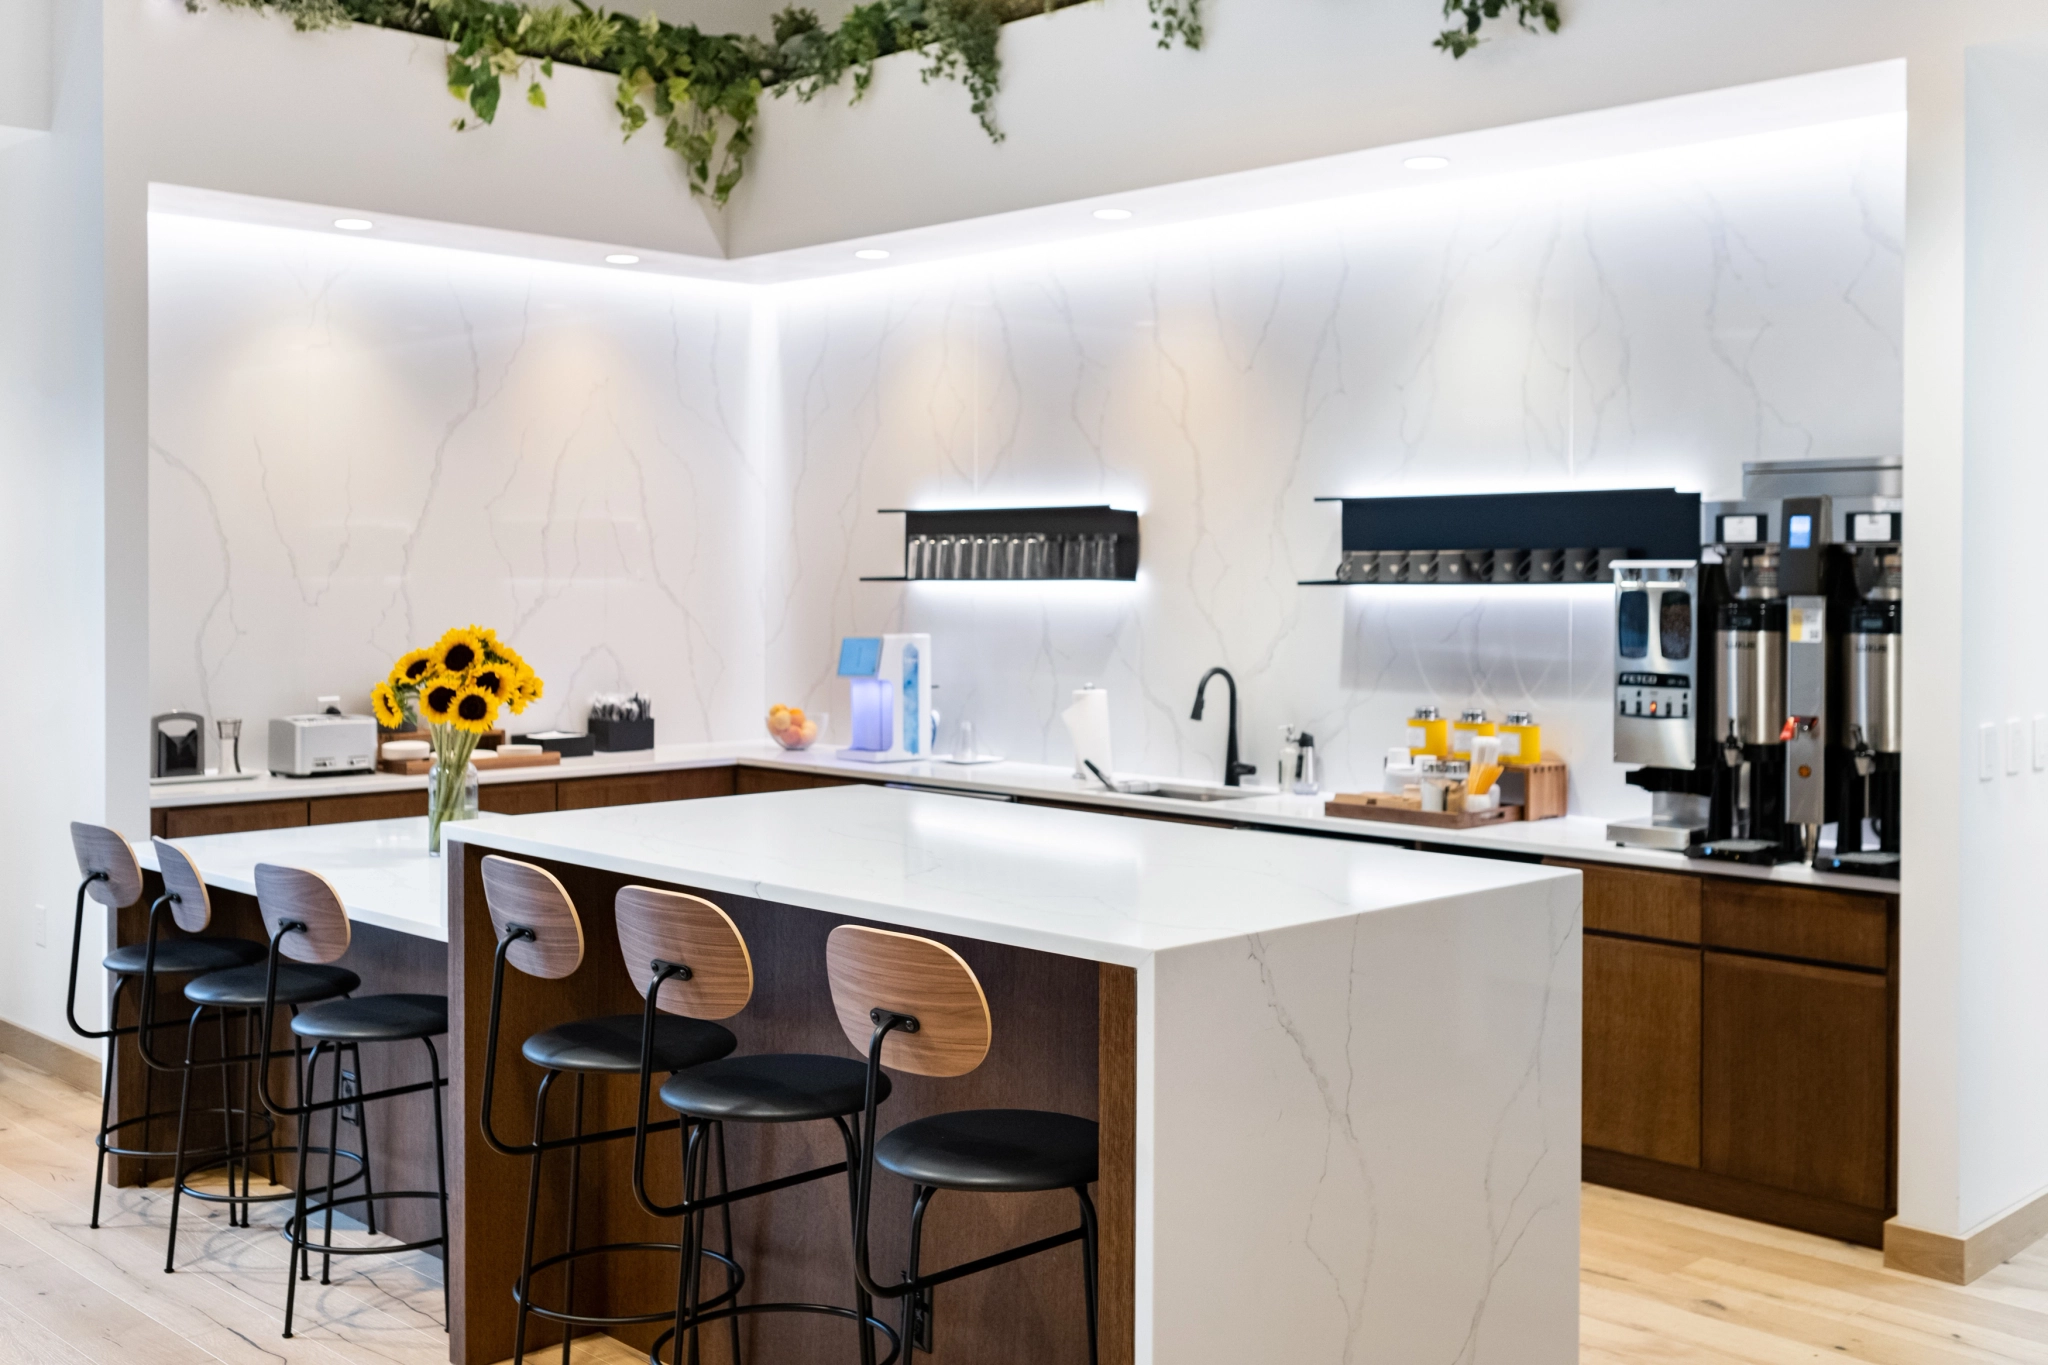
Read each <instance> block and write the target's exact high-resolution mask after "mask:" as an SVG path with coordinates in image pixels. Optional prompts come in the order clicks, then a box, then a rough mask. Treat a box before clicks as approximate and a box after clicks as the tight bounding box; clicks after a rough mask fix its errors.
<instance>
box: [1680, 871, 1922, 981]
mask: <svg viewBox="0 0 2048 1365" xmlns="http://www.w3.org/2000/svg"><path fill="white" fill-rule="evenodd" d="M1889 908H1890V902H1889V901H1888V900H1887V899H1886V898H1885V897H1883V896H1859V895H1856V894H1854V893H1853V892H1842V891H1823V890H1820V889H1819V888H1816V887H1808V886H1784V885H1780V884H1776V883H1772V882H1746V881H1735V880H1733V879H1716V880H1715V881H1713V882H1711V883H1709V885H1708V886H1707V893H1706V900H1705V915H1704V918H1703V919H1702V928H1703V936H1702V940H1701V941H1702V942H1704V943H1705V944H1706V945H1707V946H1708V947H1710V948H1728V949H1733V950H1735V951H1738V952H1745V953H1762V954H1766V955H1769V956H1772V957H1790V958H1799V959H1802V960H1804V961H1808V962H1828V963H1834V964H1837V965H1839V966H1844V967H1865V968H1868V969H1870V970H1871V971H1878V972H1881V971H1883V970H1885V967H1886V965H1887V964H1888V963H1889V962H1890V961H1891V945H1890V915H1889V913H1888V911H1889Z"/></svg>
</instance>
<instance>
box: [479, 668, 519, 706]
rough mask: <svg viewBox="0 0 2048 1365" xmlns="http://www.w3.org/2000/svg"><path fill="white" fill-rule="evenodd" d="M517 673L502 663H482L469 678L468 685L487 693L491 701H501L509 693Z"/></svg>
mask: <svg viewBox="0 0 2048 1365" xmlns="http://www.w3.org/2000/svg"><path fill="white" fill-rule="evenodd" d="M518 681H519V675H518V674H517V673H515V672H513V671H512V670H511V669H510V668H508V667H506V666H505V665H504V664H494V663H490V662H486V663H484V664H483V665H482V666H481V667H480V668H478V669H477V671H476V673H475V674H474V675H473V676H472V677H471V678H470V680H469V685H470V686H471V687H474V688H475V689H476V690H477V691H479V692H483V693H486V694H488V695H489V697H490V699H491V700H492V701H493V702H501V701H503V700H505V698H506V697H507V696H508V695H510V694H511V691H512V688H513V685H514V684H515V683H517V682H518Z"/></svg>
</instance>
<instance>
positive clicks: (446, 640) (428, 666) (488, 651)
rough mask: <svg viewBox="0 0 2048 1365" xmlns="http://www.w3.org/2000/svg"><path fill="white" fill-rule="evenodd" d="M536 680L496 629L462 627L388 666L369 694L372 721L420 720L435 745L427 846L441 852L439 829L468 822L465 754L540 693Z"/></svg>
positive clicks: (403, 724) (404, 724) (405, 723)
mask: <svg viewBox="0 0 2048 1365" xmlns="http://www.w3.org/2000/svg"><path fill="white" fill-rule="evenodd" d="M541 686H542V684H541V680H540V675H539V674H538V673H535V672H534V671H533V669H532V668H531V667H530V666H529V665H528V664H527V662H526V660H524V659H522V658H520V657H519V651H518V650H516V649H514V648H512V646H510V645H508V644H506V643H505V642H504V641H503V640H500V639H499V638H498V637H497V634H496V633H495V632H493V631H490V630H487V629H484V628H483V627H480V626H467V627H459V628H457V629H455V630H451V631H449V632H448V633H447V634H446V635H443V636H442V637H441V638H440V640H438V641H437V642H435V643H434V644H433V645H432V646H431V647H429V648H427V649H415V650H413V651H412V652H410V653H408V654H406V655H405V656H404V657H402V658H400V659H399V661H398V662H397V663H395V664H393V665H392V666H391V676H390V677H388V678H386V679H385V680H384V681H383V682H380V683H378V684H377V685H376V686H375V687H373V688H371V689H370V707H371V710H372V711H374V712H375V713H376V716H377V723H378V724H379V725H381V726H383V727H385V728H386V729H388V730H396V729H404V728H409V727H410V726H413V725H417V724H419V723H421V722H425V724H426V726H427V730H428V733H429V735H430V736H431V740H432V743H433V747H434V771H433V775H432V776H431V777H430V778H429V779H428V786H427V848H428V851H429V852H433V853H439V852H440V851H441V825H442V823H443V822H444V821H447V820H463V819H468V818H470V817H471V816H473V815H475V814H476V811H475V810H474V809H463V808H462V804H463V793H464V791H465V789H466V787H467V783H468V774H469V760H470V756H471V755H472V754H474V753H475V752H476V746H477V742H478V741H479V740H480V739H482V738H483V736H484V735H485V734H487V733H489V732H490V731H491V730H492V729H493V728H495V727H496V725H497V723H498V709H499V708H500V707H504V708H505V709H507V710H509V711H511V712H512V714H513V715H515V716H516V715H518V714H519V713H520V712H522V711H524V710H525V709H526V708H527V705H528V704H529V703H531V702H535V701H538V700H539V699H540V694H541Z"/></svg>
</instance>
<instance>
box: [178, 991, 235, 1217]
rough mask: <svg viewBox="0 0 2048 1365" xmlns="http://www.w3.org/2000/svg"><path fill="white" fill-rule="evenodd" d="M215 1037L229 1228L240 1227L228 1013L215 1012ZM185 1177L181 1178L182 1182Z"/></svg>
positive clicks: (223, 1011) (233, 1087) (221, 1141)
mask: <svg viewBox="0 0 2048 1365" xmlns="http://www.w3.org/2000/svg"><path fill="white" fill-rule="evenodd" d="M213 1025H214V1035H215V1039H216V1041H217V1042H218V1043H219V1045H220V1063H219V1065H218V1066H216V1067H215V1068H214V1069H215V1070H217V1071H219V1072H220V1145H221V1151H222V1154H223V1155H225V1156H226V1157H227V1159H228V1226H229V1227H231V1228H232V1227H239V1226H240V1224H239V1223H237V1222H236V1221H235V1204H234V1194H235V1118H234V1104H235V1086H234V1082H233V1081H232V1080H230V1079H229V1075H228V1073H229V1069H230V1066H229V1062H228V1058H229V1057H231V1056H233V1055H234V1054H233V1053H231V1052H229V1051H228V1012H227V1011H226V1010H215V1011H214V1012H213ZM183 1179H184V1177H182V1176H180V1177H179V1180H180V1181H181V1182H182V1181H183Z"/></svg>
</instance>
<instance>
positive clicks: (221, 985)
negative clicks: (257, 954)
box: [185, 963, 363, 1010]
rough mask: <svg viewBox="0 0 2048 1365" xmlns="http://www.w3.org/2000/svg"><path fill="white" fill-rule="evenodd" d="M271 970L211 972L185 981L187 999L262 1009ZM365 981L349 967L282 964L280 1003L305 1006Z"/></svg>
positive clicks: (279, 970)
mask: <svg viewBox="0 0 2048 1365" xmlns="http://www.w3.org/2000/svg"><path fill="white" fill-rule="evenodd" d="M269 971H270V966H269V964H268V963H262V964H259V965H257V966H254V967H232V968H229V969H228V970H227V971H224V972H209V973H207V974H206V975H205V976H202V977H200V978H199V979H198V980H197V981H192V982H188V983H187V984H186V986H185V998H186V999H187V1000H190V1001H191V1002H192V1003H193V1004H195V1005H218V1006H220V1007H222V1008H223V1009H245V1010H257V1009H262V1008H263V987H264V983H265V981H267V980H268V974H269ZM362 984H363V979H362V978H361V977H359V976H357V975H356V974H355V973H354V972H352V971H350V970H349V969H348V968H346V967H328V966H322V965H290V964H286V963H279V964H278V968H277V1003H278V1004H280V1005H303V1004H305V1003H306V1002H307V1001H309V1000H331V999H333V998H334V997H335V996H337V995H347V994H348V993H349V992H350V991H352V990H354V989H355V988H356V987H358V986H360V985H362Z"/></svg>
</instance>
